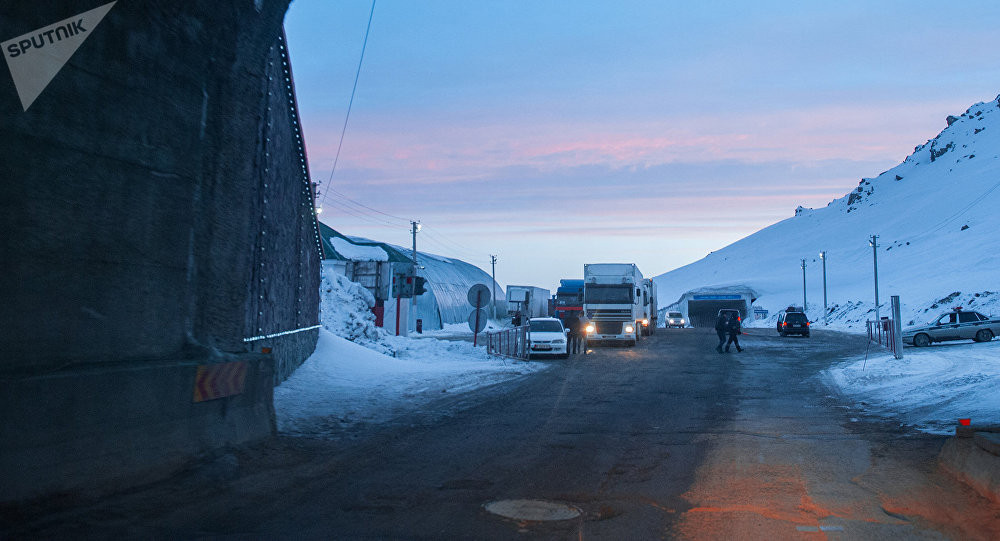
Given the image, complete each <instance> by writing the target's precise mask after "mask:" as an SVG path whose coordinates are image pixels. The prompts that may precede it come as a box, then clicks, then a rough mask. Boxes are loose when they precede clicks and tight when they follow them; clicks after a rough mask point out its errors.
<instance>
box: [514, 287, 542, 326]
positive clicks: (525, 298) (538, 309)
mask: <svg viewBox="0 0 1000 541" xmlns="http://www.w3.org/2000/svg"><path fill="white" fill-rule="evenodd" d="M549 296H550V295H549V290H548V289H544V288H541V287H534V286H507V313H508V314H510V315H511V316H512V317H513V318H514V319H515V320H517V321H520V322H521V325H527V323H528V320H529V319H531V318H533V317H546V316H548V315H549Z"/></svg>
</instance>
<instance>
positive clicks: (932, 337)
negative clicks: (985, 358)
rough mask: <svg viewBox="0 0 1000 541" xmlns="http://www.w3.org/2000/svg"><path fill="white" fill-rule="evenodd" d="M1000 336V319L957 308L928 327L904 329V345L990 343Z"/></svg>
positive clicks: (942, 315)
mask: <svg viewBox="0 0 1000 541" xmlns="http://www.w3.org/2000/svg"><path fill="white" fill-rule="evenodd" d="M997 334H1000V319H990V318H988V317H986V316H984V315H983V314H980V313H979V312H972V311H967V310H962V309H961V308H956V309H954V310H952V311H950V312H945V313H943V314H941V315H940V316H938V318H937V319H935V320H933V321H931V322H930V323H928V324H927V325H921V326H917V327H907V328H905V329H903V343H904V344H910V345H913V346H918V347H924V346H929V345H931V343H932V342H944V341H947V340H972V341H975V342H989V341H990V340H993V337H994V336H996V335H997Z"/></svg>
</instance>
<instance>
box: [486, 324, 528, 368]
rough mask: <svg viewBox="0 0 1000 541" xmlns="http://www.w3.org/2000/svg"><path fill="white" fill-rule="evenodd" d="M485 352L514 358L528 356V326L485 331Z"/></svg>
mask: <svg viewBox="0 0 1000 541" xmlns="http://www.w3.org/2000/svg"><path fill="white" fill-rule="evenodd" d="M486 352H487V353H489V354H490V355H502V356H504V357H511V358H514V359H525V360H526V359H527V358H528V326H527V325H524V326H521V327H514V328H512V329H504V330H502V331H494V332H489V333H486Z"/></svg>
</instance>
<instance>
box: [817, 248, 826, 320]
mask: <svg viewBox="0 0 1000 541" xmlns="http://www.w3.org/2000/svg"><path fill="white" fill-rule="evenodd" d="M819 259H820V261H822V262H823V326H824V327H826V313H827V311H826V251H825V250H824V251H822V252H820V253H819Z"/></svg>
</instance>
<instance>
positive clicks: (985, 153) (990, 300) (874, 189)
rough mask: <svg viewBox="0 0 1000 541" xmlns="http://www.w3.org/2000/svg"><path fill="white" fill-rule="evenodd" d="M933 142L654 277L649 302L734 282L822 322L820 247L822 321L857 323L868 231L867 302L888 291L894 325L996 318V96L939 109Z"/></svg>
mask: <svg viewBox="0 0 1000 541" xmlns="http://www.w3.org/2000/svg"><path fill="white" fill-rule="evenodd" d="M947 122H948V127H946V128H945V129H944V130H943V131H942V132H941V133H940V134H938V136H937V137H935V138H933V139H931V140H929V141H927V142H926V143H924V144H922V145H920V146H918V147H916V148H915V149H914V151H913V154H911V155H910V156H908V157H907V158H906V159H905V160H904V161H903V163H901V164H899V165H897V166H896V167H893V168H892V169H890V170H888V171H885V172H883V173H882V174H880V175H878V176H876V177H874V178H865V179H862V180H861V183H860V184H859V185H858V187H857V188H856V189H854V190H852V191H851V192H850V193H848V194H847V195H845V196H844V197H841V198H839V199H835V200H834V201H831V202H830V203H829V204H828V205H827V206H826V207H825V208H819V209H808V208H802V207H799V208H798V209H796V210H795V216H793V217H791V218H788V219H786V220H783V221H781V222H778V223H776V224H774V225H771V226H769V227H767V228H764V229H762V230H760V231H758V232H756V233H754V234H752V235H750V236H748V237H746V238H743V239H741V240H739V241H737V242H735V243H733V244H730V245H729V246H726V247H725V248H722V249H720V250H718V251H715V252H712V253H711V254H709V255H708V256H706V257H705V258H703V259H701V260H699V261H696V262H694V263H691V264H689V265H686V266H684V267H680V268H678V269H676V270H673V271H670V272H667V273H665V274H662V275H660V276H657V277H655V278H654V280H655V281H656V283H657V286H658V288H659V295H660V299H661V300H660V305H661V306H663V305H667V304H670V303H672V302H674V301H675V300H677V299H678V298H680V296H681V295H683V294H684V293H685V292H687V291H689V290H693V289H697V288H701V287H712V286H731V285H746V286H749V287H751V288H753V289H754V290H756V291H757V292H758V294H759V297H758V300H757V301H756V303H755V306H757V307H763V308H766V309H768V310H769V312H770V316H769V317H768V318H767V319H765V320H762V321H758V322H756V324H757V325H769V324H773V322H774V318H775V317H776V312H778V311H779V310H780V309H782V308H784V307H785V306H788V305H789V304H794V305H801V304H802V268H801V260H802V259H805V260H806V280H807V300H808V303H809V309H808V312H809V316H810V318H811V319H814V320H816V321H822V317H823V282H822V261H821V260H820V258H819V252H820V251H826V254H827V258H826V270H827V293H828V306H829V308H830V314H829V316H828V317H829V321H830V326H831V327H836V328H849V329H855V330H858V329H861V330H863V329H864V325H865V323H864V322H865V320H866V319H868V318H871V317H873V315H874V314H873V312H874V304H875V303H874V277H873V264H872V259H873V255H872V248H871V247H870V245H869V242H868V241H869V238H870V236H871V235H873V234H875V235H878V236H879V237H878V278H879V301H880V304H881V305H882V315H887V314H888V306H889V296H890V295H899V296H900V301H901V303H902V316H903V324H904V325H906V324H909V322H910V321H914V322H923V321H927V320H929V319H930V318H931V317H932V316H934V315H936V314H937V313H938V312H939V308H940V309H942V310H943V309H945V308H948V307H951V306H956V305H961V306H964V307H966V308H968V309H976V310H979V311H982V312H984V313H987V314H989V313H991V312H992V313H993V314H997V315H1000V251H998V248H997V246H996V243H997V242H998V240H1000V157H998V156H1000V96H998V97H997V100H994V101H991V102H984V103H977V104H975V105H973V106H972V107H970V108H969V109H968V110H967V111H966V112H965V113H963V114H961V115H960V116H957V117H954V116H949V117H948V118H947Z"/></svg>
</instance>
